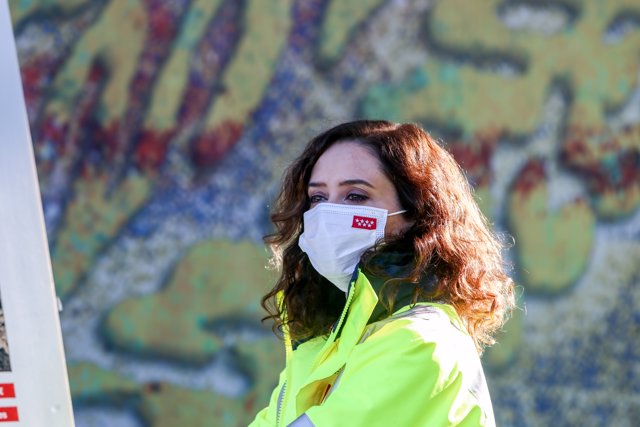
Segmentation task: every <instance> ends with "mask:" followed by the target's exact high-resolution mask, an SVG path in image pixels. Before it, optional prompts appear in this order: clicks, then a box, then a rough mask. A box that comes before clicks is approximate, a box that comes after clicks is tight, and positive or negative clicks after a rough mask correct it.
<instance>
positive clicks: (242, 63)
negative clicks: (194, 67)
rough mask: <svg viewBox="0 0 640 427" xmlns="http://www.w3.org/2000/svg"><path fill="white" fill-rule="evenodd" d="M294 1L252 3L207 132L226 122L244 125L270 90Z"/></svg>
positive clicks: (246, 14) (254, 0) (214, 106)
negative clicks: (267, 89) (269, 85)
mask: <svg viewBox="0 0 640 427" xmlns="http://www.w3.org/2000/svg"><path fill="white" fill-rule="evenodd" d="M291 4H292V0H280V1H277V2H266V1H264V0H252V1H250V2H249V3H248V4H247V6H246V10H245V23H246V27H245V32H244V34H243V36H242V40H241V41H240V45H239V46H238V48H237V50H236V52H235V54H234V56H233V60H232V62H231V63H230V64H229V66H228V68H227V69H226V70H225V73H224V77H223V79H222V84H223V87H224V93H223V94H222V95H220V96H218V97H217V98H216V99H215V102H214V103H213V106H212V108H211V111H210V113H209V115H208V117H207V119H206V120H207V121H206V124H205V128H206V129H207V130H213V129H214V128H216V127H217V126H218V125H220V124H221V123H223V122H225V121H234V122H236V123H245V122H246V121H247V119H248V118H249V114H250V113H251V111H253V109H254V108H256V106H257V105H258V103H259V102H260V100H261V99H262V96H263V94H264V91H265V89H266V88H267V86H268V84H269V82H270V80H271V76H272V74H273V70H274V67H275V64H276V61H277V59H278V57H279V54H280V52H281V50H282V48H283V47H284V44H285V42H286V40H287V38H288V35H289V29H290V27H291V19H290V16H289V15H290V8H291Z"/></svg>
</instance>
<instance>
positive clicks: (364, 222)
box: [351, 215, 377, 230]
mask: <svg viewBox="0 0 640 427" xmlns="http://www.w3.org/2000/svg"><path fill="white" fill-rule="evenodd" d="M376 222H377V221H376V219H375V218H370V217H368V216H358V215H354V216H353V222H352V223H351V227H352V228H363V229H365V230H375V229H376Z"/></svg>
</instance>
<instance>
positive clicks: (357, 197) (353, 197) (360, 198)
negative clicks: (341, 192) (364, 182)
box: [347, 193, 368, 202]
mask: <svg viewBox="0 0 640 427" xmlns="http://www.w3.org/2000/svg"><path fill="white" fill-rule="evenodd" d="M367 199H368V197H367V196H365V195H363V194H358V193H351V194H349V195H347V200H349V201H351V202H364V201H365V200H367Z"/></svg>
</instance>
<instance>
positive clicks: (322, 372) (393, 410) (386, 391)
mask: <svg viewBox="0 0 640 427" xmlns="http://www.w3.org/2000/svg"><path fill="white" fill-rule="evenodd" d="M377 303H378V297H377V295H376V292H375V291H374V289H373V287H372V286H371V283H370V281H369V280H368V279H367V277H366V276H365V274H363V273H362V272H361V271H360V270H359V269H358V271H357V278H356V279H355V281H352V282H351V286H350V288H349V293H348V295H347V302H346V304H345V308H344V310H343V312H342V314H341V316H340V319H339V321H338V323H337V324H336V326H335V327H334V328H333V331H332V332H331V334H330V335H329V336H328V338H327V337H326V336H324V337H316V338H313V339H311V340H309V341H306V342H304V343H302V344H300V345H299V346H298V347H297V348H296V349H295V350H292V346H291V341H290V339H289V337H288V334H287V332H286V330H285V331H284V332H285V337H284V338H285V349H286V366H285V369H284V370H283V371H282V373H281V374H280V381H279V384H278V386H277V387H276V388H275V390H274V391H273V393H272V395H271V400H270V403H269V406H268V407H266V408H264V409H263V410H262V411H260V412H259V413H258V414H257V415H256V418H255V419H254V421H253V422H252V423H251V424H250V426H252V427H263V426H264V427H266V426H269V427H272V426H278V427H279V426H293V427H299V426H317V427H329V426H341V427H342V426H349V427H375V426H381V427H382V426H384V427H403V426H407V427H418V426H430V427H439V426H494V425H495V421H494V418H493V410H492V407H491V400H490V398H489V392H488V390H487V385H486V382H485V378H484V373H483V371H482V366H481V365H480V359H479V357H478V354H477V351H476V348H475V346H474V344H473V341H472V339H471V337H470V336H469V334H468V333H467V331H466V329H465V327H464V325H463V323H462V321H461V320H460V318H459V317H458V315H457V314H456V312H455V310H454V309H453V308H452V307H451V306H450V305H447V304H438V303H431V302H429V303H418V304H416V305H407V306H404V307H402V308H401V309H399V310H398V311H396V312H395V313H394V314H393V315H392V316H391V317H387V318H386V319H382V320H379V321H376V322H373V323H370V322H369V320H370V316H371V314H372V312H373V310H374V308H375V306H376V304H377Z"/></svg>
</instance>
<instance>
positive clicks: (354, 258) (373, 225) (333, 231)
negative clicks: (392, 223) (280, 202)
mask: <svg viewBox="0 0 640 427" xmlns="http://www.w3.org/2000/svg"><path fill="white" fill-rule="evenodd" d="M403 212H406V211H405V210H402V211H398V212H394V213H391V214H388V215H387V210H386V209H380V208H373V207H370V206H354V205H341V204H335V203H320V204H319V205H317V206H316V207H314V208H313V209H310V210H308V211H307V212H305V213H304V232H303V233H302V234H301V235H300V239H299V241H298V246H300V249H302V251H303V252H305V253H306V254H307V256H308V257H309V261H311V265H313V268H315V269H316V271H317V272H318V273H320V274H321V275H322V276H324V277H325V278H326V279H327V280H329V281H330V282H331V283H333V284H334V285H336V286H337V287H338V289H340V290H341V291H343V292H347V289H349V280H350V279H351V276H352V275H353V272H354V270H355V268H356V265H358V262H360V257H361V256H362V254H363V253H364V252H365V251H366V250H367V249H369V248H371V247H373V246H374V245H375V243H376V241H377V240H379V239H381V238H383V237H384V227H385V225H386V223H387V217H388V216H393V215H398V214H401V213H403Z"/></svg>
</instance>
